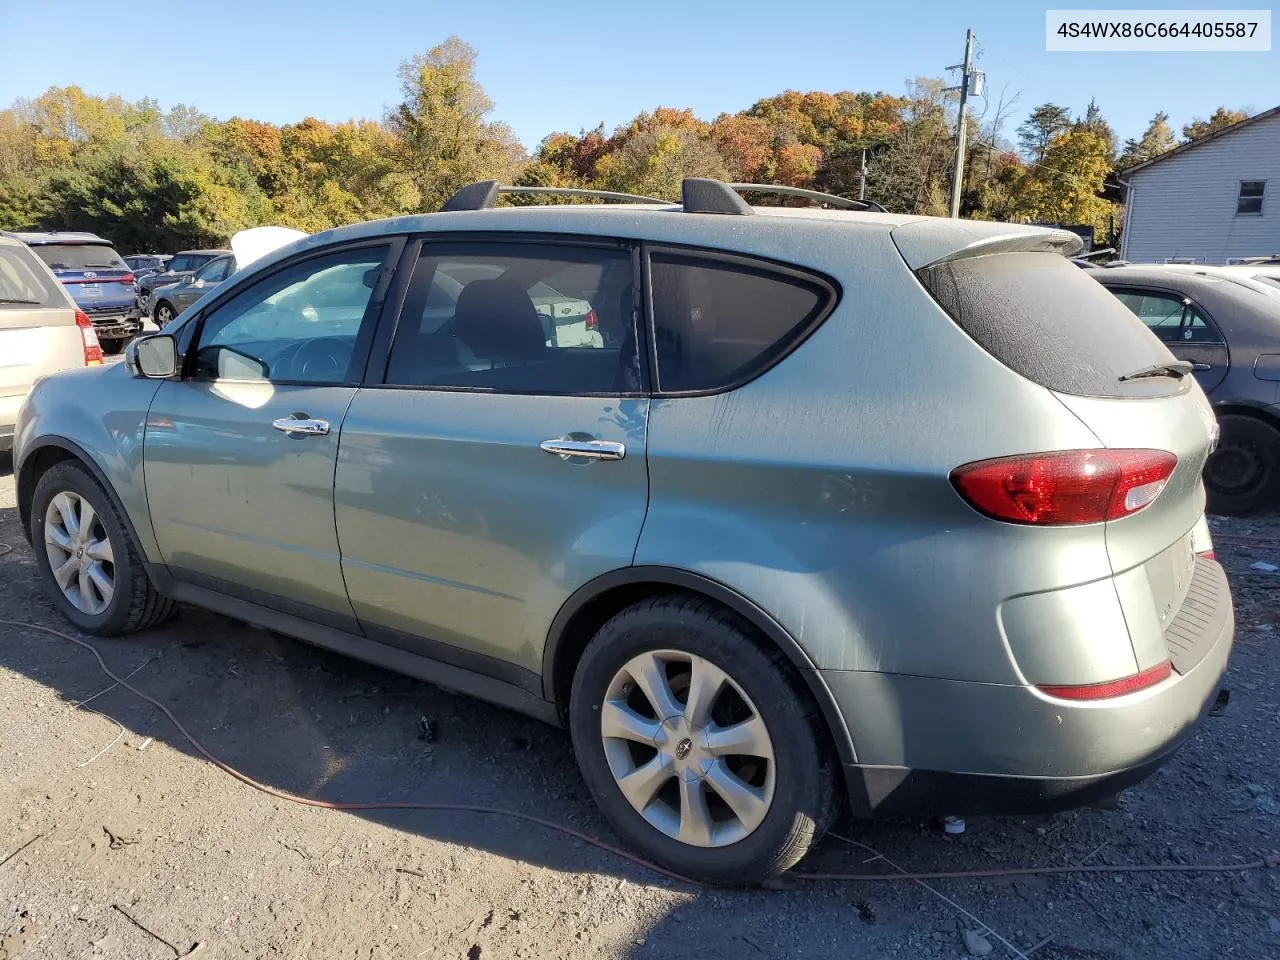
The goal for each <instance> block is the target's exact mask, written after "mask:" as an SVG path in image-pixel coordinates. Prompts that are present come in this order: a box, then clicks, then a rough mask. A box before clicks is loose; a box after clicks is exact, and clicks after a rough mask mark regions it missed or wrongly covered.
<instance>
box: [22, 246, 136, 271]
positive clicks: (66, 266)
mask: <svg viewBox="0 0 1280 960" xmlns="http://www.w3.org/2000/svg"><path fill="white" fill-rule="evenodd" d="M32 249H33V250H35V252H36V254H37V255H38V256H39V257H40V259H41V260H43V261H44V262H45V263H47V264H48V265H49V266H50V268H52V269H54V270H128V269H129V265H128V264H127V263H125V262H124V261H123V260H122V259H121V258H120V254H118V253H116V252H115V251H114V250H112V249H111V248H110V247H108V246H104V245H103V244H98V243H48V244H40V245H39V246H36V247H33V248H32Z"/></svg>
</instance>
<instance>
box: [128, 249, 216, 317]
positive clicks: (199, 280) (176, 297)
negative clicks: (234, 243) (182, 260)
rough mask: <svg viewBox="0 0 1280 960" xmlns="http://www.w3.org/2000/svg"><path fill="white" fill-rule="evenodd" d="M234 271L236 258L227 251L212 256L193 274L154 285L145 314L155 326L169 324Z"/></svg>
mask: <svg viewBox="0 0 1280 960" xmlns="http://www.w3.org/2000/svg"><path fill="white" fill-rule="evenodd" d="M235 272H236V258H235V257H234V256H232V255H231V254H227V255H226V256H222V257H215V258H214V259H212V260H210V261H209V262H207V263H206V264H205V265H204V266H202V267H201V268H200V269H199V270H197V271H196V272H195V273H193V274H190V275H189V276H186V277H184V278H182V279H181V280H179V281H178V282H177V283H171V284H167V285H165V286H162V287H156V288H155V289H154V290H152V291H151V294H150V296H149V297H148V299H147V305H146V314H147V316H149V317H151V319H152V320H154V321H155V324H156V326H157V327H161V328H164V327H166V326H168V325H169V323H170V321H172V320H173V318H174V317H176V316H177V315H178V314H180V313H182V311H183V310H185V309H187V307H189V306H191V304H193V303H195V302H196V301H197V300H199V299H200V298H201V297H203V296H204V295H205V294H206V293H208V292H209V291H210V290H212V289H213V288H214V287H216V286H217V285H218V284H220V283H221V282H222V281H223V280H225V279H227V277H229V276H231V275H232V274H233V273H235Z"/></svg>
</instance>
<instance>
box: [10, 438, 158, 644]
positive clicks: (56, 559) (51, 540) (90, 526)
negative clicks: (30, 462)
mask: <svg viewBox="0 0 1280 960" xmlns="http://www.w3.org/2000/svg"><path fill="white" fill-rule="evenodd" d="M30 523H31V542H32V544H33V545H34V547H35V554H36V564H37V565H38V566H39V568H40V579H41V581H42V582H43V583H44V585H45V588H46V590H47V591H48V592H49V595H50V597H51V598H52V599H53V603H54V606H56V607H57V608H58V612H59V613H61V614H62V615H63V616H64V617H66V618H67V619H68V620H70V621H71V622H72V623H73V624H75V625H76V626H77V627H79V628H80V629H81V630H83V631H85V632H86V633H92V634H96V635H98V636H104V637H108V636H120V635H122V634H127V633H134V632H136V631H138V630H143V629H146V628H147V627H151V626H154V625H156V624H158V623H161V622H162V621H164V620H166V619H168V618H169V617H170V616H171V615H172V614H173V611H174V610H175V609H176V607H175V605H174V603H173V601H172V600H169V599H167V598H166V597H163V596H161V595H160V594H159V593H158V592H157V591H156V589H155V587H154V586H153V585H152V583H151V580H150V578H149V577H148V576H147V572H146V570H145V568H144V567H143V565H142V554H141V551H139V550H138V547H137V544H135V543H134V542H133V538H132V537H131V536H130V535H129V529H128V527H126V526H125V524H124V522H123V520H122V519H121V517H120V514H119V512H118V511H117V509H116V507H115V504H114V503H113V502H112V500H111V498H110V497H109V496H108V495H107V493H106V491H105V490H103V489H102V487H101V486H100V485H99V483H98V482H97V480H95V479H94V478H93V476H92V475H91V474H90V473H89V472H88V471H87V470H86V469H85V468H84V467H82V466H81V465H80V464H78V463H71V462H63V463H59V464H55V465H54V466H53V467H51V468H50V469H49V470H48V471H47V472H45V474H44V475H43V476H42V477H41V478H40V480H39V482H38V483H37V484H36V489H35V493H34V495H33V497H32V503H31V521H30Z"/></svg>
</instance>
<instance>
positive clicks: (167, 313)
mask: <svg viewBox="0 0 1280 960" xmlns="http://www.w3.org/2000/svg"><path fill="white" fill-rule="evenodd" d="M172 319H173V311H172V310H170V309H169V305H168V304H167V303H162V304H160V306H158V307H156V316H155V321H156V326H157V327H161V328H164V327H166V326H168V324H169V321H170V320H172Z"/></svg>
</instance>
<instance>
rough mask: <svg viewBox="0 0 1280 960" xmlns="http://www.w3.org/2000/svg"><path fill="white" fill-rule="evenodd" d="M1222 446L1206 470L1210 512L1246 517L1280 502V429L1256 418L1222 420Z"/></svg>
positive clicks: (1225, 417) (1235, 416)
mask: <svg viewBox="0 0 1280 960" xmlns="http://www.w3.org/2000/svg"><path fill="white" fill-rule="evenodd" d="M1218 426H1219V427H1220V429H1221V436H1220V437H1219V440H1218V447H1217V449H1216V450H1214V452H1213V454H1212V455H1211V456H1210V457H1209V460H1208V462H1207V463H1206V464H1205V468H1204V486H1205V494H1206V498H1207V500H1208V503H1207V509H1208V511H1209V512H1210V513H1216V514H1222V515H1224V516H1236V517H1238V516H1245V515H1247V514H1251V513H1257V512H1259V511H1261V510H1266V509H1269V508H1274V507H1276V506H1277V504H1278V503H1280V430H1276V428H1275V427H1273V426H1271V425H1270V424H1268V423H1266V422H1264V421H1262V420H1259V419H1257V418H1255V417H1250V416H1245V415H1243V414H1233V413H1228V414H1223V415H1222V416H1220V417H1219V418H1218Z"/></svg>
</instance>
